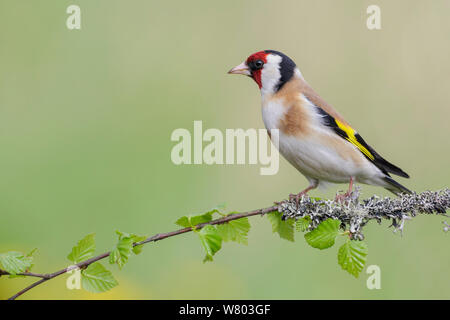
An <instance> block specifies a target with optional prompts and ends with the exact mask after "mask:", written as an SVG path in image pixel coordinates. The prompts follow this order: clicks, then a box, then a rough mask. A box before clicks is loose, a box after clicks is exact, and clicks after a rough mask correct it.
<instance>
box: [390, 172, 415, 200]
mask: <svg viewBox="0 0 450 320" xmlns="http://www.w3.org/2000/svg"><path fill="white" fill-rule="evenodd" d="M384 181H386V182H387V183H389V185H390V186H389V187H386V189H387V190H389V191H390V192H392V193H393V194H395V195H397V196H398V195H399V194H400V193H408V194H411V193H412V192H411V190H409V189H408V188H406V187H404V186H402V185H401V184H400V183H398V182H397V181H395V180H394V179H392V178H391V177H389V176H386V177H384Z"/></svg>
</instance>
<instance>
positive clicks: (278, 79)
mask: <svg viewBox="0 0 450 320" xmlns="http://www.w3.org/2000/svg"><path fill="white" fill-rule="evenodd" d="M297 71H298V70H297ZM295 72H296V65H295V63H294V61H292V60H291V59H290V58H289V57H288V56H286V55H285V54H283V53H281V52H279V51H274V50H264V51H259V52H256V53H254V54H252V55H251V56H250V57H248V58H247V60H245V61H244V62H242V63H241V64H240V65H238V66H236V67H234V68H233V69H231V70H230V71H229V72H228V73H232V74H243V75H246V76H249V77H251V78H252V79H253V80H255V82H256V84H257V85H258V87H259V89H261V94H267V93H275V92H277V91H278V90H280V89H281V88H282V87H283V85H284V84H285V83H286V82H288V81H289V80H290V79H291V78H292V77H293V76H294V74H295ZM298 73H300V71H298Z"/></svg>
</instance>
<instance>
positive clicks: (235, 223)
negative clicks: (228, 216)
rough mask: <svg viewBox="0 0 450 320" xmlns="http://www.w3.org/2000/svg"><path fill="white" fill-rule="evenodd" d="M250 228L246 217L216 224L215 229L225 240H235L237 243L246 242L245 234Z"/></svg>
mask: <svg viewBox="0 0 450 320" xmlns="http://www.w3.org/2000/svg"><path fill="white" fill-rule="evenodd" d="M249 230H250V223H249V222H248V218H240V219H237V220H231V221H229V222H227V223H224V224H219V225H217V231H218V232H219V235H220V236H221V237H222V240H223V241H225V242H228V241H235V242H237V243H242V244H248V241H247V234H248V231H249Z"/></svg>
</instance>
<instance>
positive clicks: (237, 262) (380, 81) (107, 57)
mask: <svg viewBox="0 0 450 320" xmlns="http://www.w3.org/2000/svg"><path fill="white" fill-rule="evenodd" d="M70 4H77V5H79V6H80V7H81V20H82V21H81V25H82V29H81V30H73V31H71V30H68V29H67V28H66V24H65V22H66V18H67V17H68V15H67V14H66V8H67V7H68V6H69V5H70ZM370 4H377V5H379V6H380V7H381V19H382V29H381V30H379V31H369V30H368V29H367V28H366V18H367V14H366V8H367V6H368V5H370ZM449 14H450V2H449V1H448V0H434V1H428V2H425V1H420V0H417V1H410V0H403V1H387V0H386V1H379V0H377V1H355V0H346V1H334V0H329V1H299V0H297V1H261V0H257V1H256V0H254V1H249V0H246V1H242V0H241V1H238V0H231V1H220V2H219V1H206V0H205V1H197V0H191V1H147V0H145V1H144V0H141V1H138V0H132V1H125V0H122V1H118V0H97V1H88V0H73V1H62V0H60V1H48V0H46V1H39V2H38V1H19V0H2V1H1V2H0V44H1V45H0V146H1V156H0V169H1V174H0V252H4V251H9V250H20V251H24V252H28V251H30V250H31V249H33V248H35V247H37V248H38V249H39V250H38V252H37V254H36V257H35V264H36V266H35V268H34V271H35V272H43V273H45V272H53V271H56V270H58V269H60V268H62V267H64V266H67V265H68V260H66V256H67V254H68V253H69V251H70V249H71V247H72V246H73V245H74V244H75V243H76V242H77V241H78V240H79V239H81V238H82V237H83V236H84V235H86V234H88V233H91V232H95V233H96V239H97V251H98V253H101V252H104V251H106V250H108V249H110V247H111V246H112V244H114V243H115V241H116V240H115V239H116V235H115V234H114V230H116V229H118V230H121V231H125V232H134V233H138V234H146V235H152V234H155V233H158V232H166V231H171V230H174V229H176V226H175V225H174V221H176V220H177V218H178V217H180V216H182V215H185V214H191V213H198V212H202V211H205V210H206V209H209V208H211V207H214V206H215V205H217V204H219V203H222V202H226V203H227V207H228V209H229V210H250V209H256V208H261V207H265V206H269V205H271V203H272V201H275V200H280V199H282V198H284V197H286V196H287V194H289V193H291V192H298V191H300V190H301V189H302V188H303V187H305V185H306V183H307V182H306V180H305V179H304V178H303V177H302V176H301V174H300V173H298V172H296V170H295V169H294V168H293V167H291V166H290V165H289V164H288V163H287V162H286V161H285V160H284V159H281V160H280V161H281V163H280V170H279V173H278V174H277V175H275V176H261V175H259V165H228V166H218V165H213V166H207V165H201V166H194V165H191V166H189V165H184V166H176V165H174V164H173V163H172V162H171V160H170V152H171V149H172V147H173V146H174V145H175V143H174V142H171V141H170V135H171V133H172V131H173V130H174V129H176V128H187V129H189V130H190V131H192V128H193V121H194V120H203V126H204V128H205V129H206V128H219V129H220V130H225V128H263V123H262V118H261V112H260V96H259V91H258V90H257V86H256V84H255V83H253V82H252V81H251V80H250V79H247V78H245V77H237V76H229V75H227V74H226V72H227V71H228V70H229V69H230V68H231V67H233V66H235V65H237V64H239V63H240V62H242V61H243V60H244V59H245V58H246V57H247V56H248V55H249V54H251V53H253V52H256V51H259V50H262V49H275V50H279V51H282V52H284V53H286V54H287V55H289V56H290V57H291V58H292V59H293V60H294V61H296V62H297V64H298V66H299V67H300V69H301V71H302V72H303V74H304V76H305V78H306V79H307V80H308V81H309V83H310V84H311V85H312V86H313V87H314V88H315V89H316V90H317V91H318V92H319V93H320V94H321V95H322V97H324V98H325V99H326V100H327V101H328V102H330V103H331V104H332V105H334V106H335V107H336V108H337V109H338V110H339V111H340V112H341V113H342V114H343V115H344V116H345V117H346V118H347V120H348V121H349V122H350V123H352V124H353V126H354V127H355V128H356V129H358V131H359V132H360V133H361V134H362V135H363V136H364V137H365V139H366V140H367V141H368V142H369V143H370V144H371V145H373V146H374V147H375V148H376V149H377V150H378V151H379V152H380V153H381V154H382V155H384V156H385V157H386V158H388V159H389V160H391V161H392V162H393V163H395V164H398V165H399V166H400V167H402V168H403V169H405V171H407V172H408V173H409V174H410V175H411V179H410V180H408V181H406V180H402V179H400V180H399V181H400V182H402V183H404V184H405V185H406V186H408V187H409V188H411V189H413V190H416V191H423V190H426V189H431V190H437V189H440V188H443V187H446V186H448V181H449V178H450V170H449V160H448V158H449V156H450V151H449V142H448V139H449V133H450V129H449V126H448V123H449V120H448V119H449V115H450V112H449V102H450V61H449V57H450V40H449V34H450V19H449ZM343 188H345V187H344V186H337V187H335V188H331V189H329V190H328V191H327V192H326V193H322V192H321V191H315V192H313V193H312V195H316V196H327V197H332V196H333V195H334V193H335V192H336V190H339V189H343ZM362 192H363V197H365V196H370V195H372V194H374V193H377V194H379V195H388V193H387V192H386V191H384V190H383V189H381V188H373V187H368V186H364V187H363V191H362ZM442 220H444V219H443V218H442V217H436V216H430V217H418V218H416V219H414V220H413V221H410V222H407V225H406V230H405V233H404V235H403V237H400V236H399V235H398V234H393V233H392V229H388V228H387V226H388V225H387V223H383V226H381V227H380V226H378V225H376V224H371V225H370V226H368V227H367V228H366V238H367V242H368V245H369V257H368V264H369V265H370V264H376V265H379V266H380V267H381V277H382V278H381V285H382V289H381V290H368V289H367V288H366V279H367V277H368V275H366V274H365V273H362V274H361V276H360V278H359V279H354V278H353V277H352V276H350V275H349V274H347V273H346V272H344V271H342V270H341V269H340V267H339V266H338V265H337V258H336V255H337V248H336V247H334V248H332V249H329V250H326V251H323V252H322V251H319V250H316V249H312V248H310V247H308V245H307V244H306V243H305V241H304V240H303V239H302V235H301V234H297V239H298V240H297V241H296V242H295V243H290V242H287V241H284V240H280V239H279V237H278V236H277V235H273V234H272V233H271V226H270V224H269V222H268V221H267V219H261V218H259V217H254V218H252V219H251V221H250V222H251V224H252V230H251V232H250V234H249V245H248V246H242V245H237V244H233V243H232V244H228V243H227V244H225V245H224V247H223V249H222V251H220V252H219V253H218V254H217V255H216V256H215V261H214V262H213V263H206V264H203V263H202V259H203V252H202V248H201V246H200V243H199V241H198V239H196V237H195V236H194V235H193V234H186V235H181V236H178V237H175V238H170V239H167V240H164V241H161V242H158V243H155V244H149V245H147V246H146V247H145V248H144V252H143V254H141V255H139V256H136V257H132V259H130V261H129V263H128V264H127V265H126V266H125V268H124V269H123V270H121V271H118V270H117V267H115V266H109V269H111V270H112V271H113V273H114V275H115V276H116V278H117V279H118V281H119V282H120V285H119V286H118V287H116V288H115V289H113V290H111V291H110V292H107V293H104V294H97V295H94V294H90V293H86V292H84V291H82V290H72V291H69V290H67V289H65V281H66V277H65V276H62V277H60V278H58V279H56V280H53V281H49V282H48V283H46V284H44V285H42V286H40V287H38V288H36V289H34V290H32V291H30V292H29V293H27V294H25V295H24V296H23V298H24V299H38V298H39V299H116V298H124V299H176V298H192V299H207V298H211V299H227V298H236V299H246V298H248V299H320V298H322V299H336V298H339V299H355V298H364V299H365V298H368V299H381V298H387V299H393V298H401V299H410V298H412V299H418V298H425V299H431V298H433V299H448V298H450V285H449V280H450V275H449V270H448V269H449V266H450V255H449V248H448V244H449V241H450V238H449V236H450V235H448V234H445V233H444V232H443V231H442V226H443V225H442V224H441V222H442ZM33 280H34V279H7V278H6V277H2V278H1V279H0V298H7V297H8V296H10V295H12V294H13V293H15V291H18V290H19V289H21V288H22V287H24V286H26V285H27V284H30V283H31V282H32V281H33Z"/></svg>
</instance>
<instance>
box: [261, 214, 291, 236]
mask: <svg viewBox="0 0 450 320" xmlns="http://www.w3.org/2000/svg"><path fill="white" fill-rule="evenodd" d="M281 217H282V214H281V212H278V211H273V212H270V213H268V214H267V218H268V219H269V221H270V223H271V224H272V232H273V233H275V232H276V233H278V234H279V236H280V238H283V239H286V240H289V241H292V242H293V241H294V220H292V219H288V220H286V221H283V220H281Z"/></svg>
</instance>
